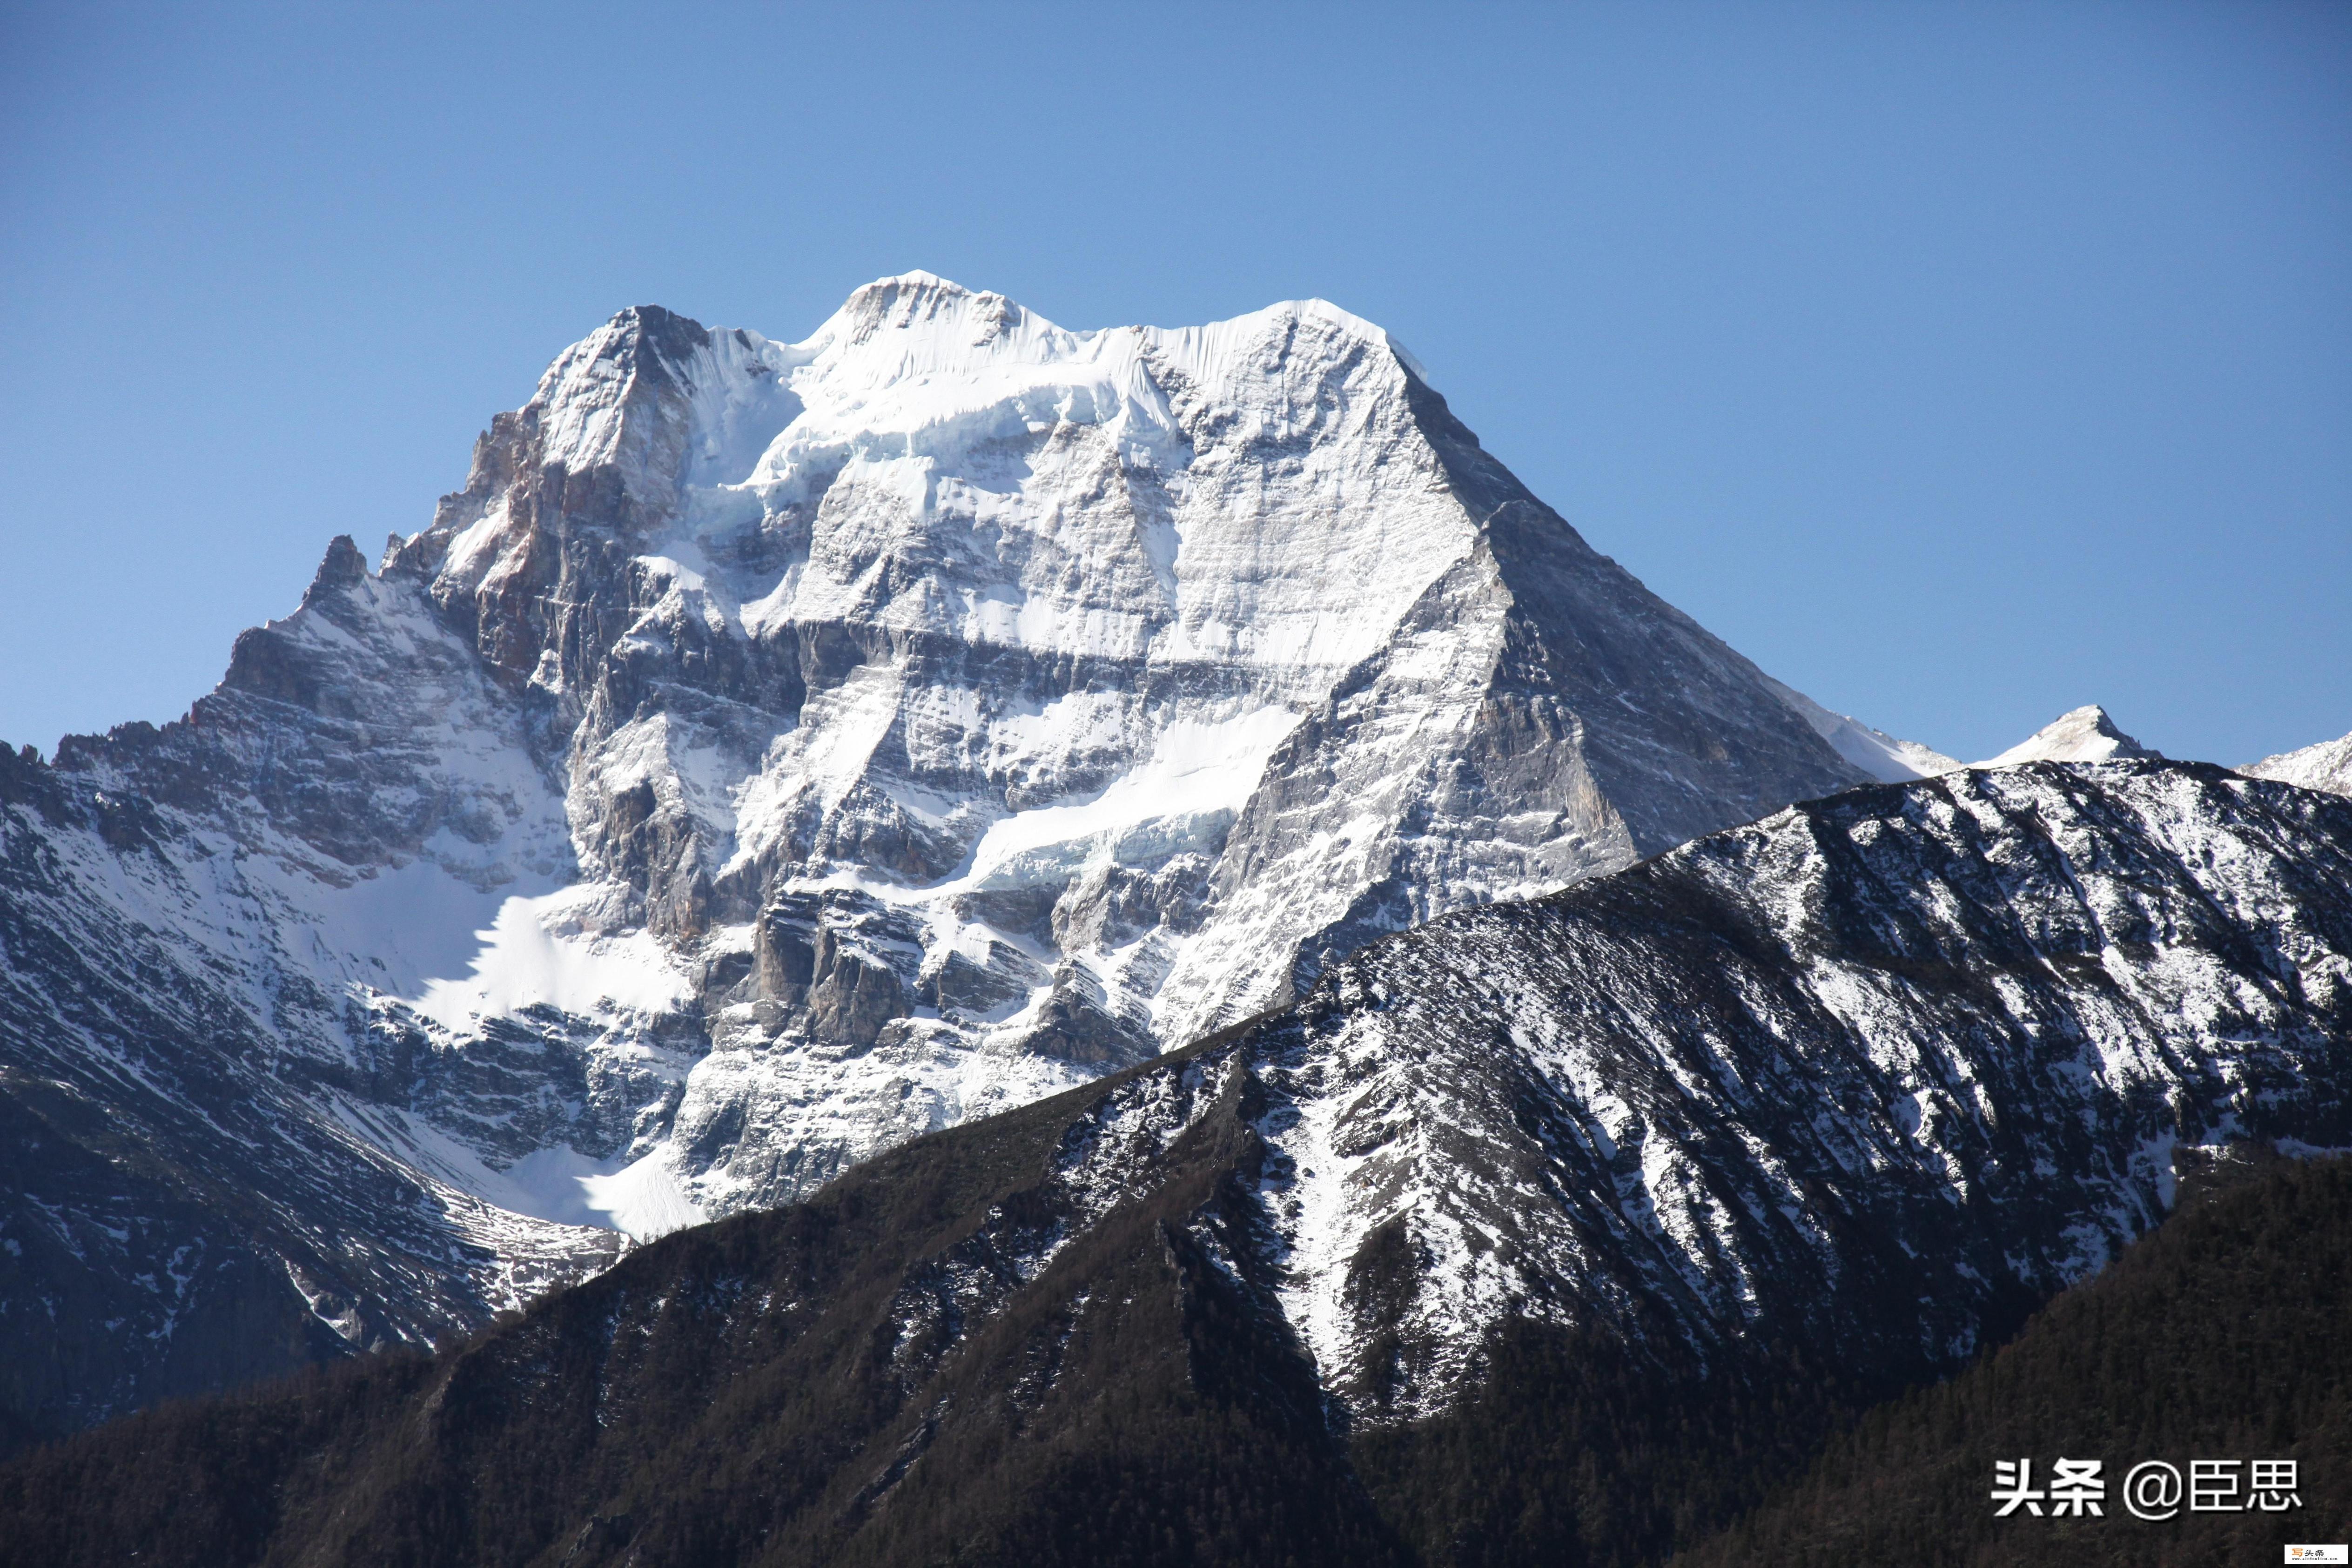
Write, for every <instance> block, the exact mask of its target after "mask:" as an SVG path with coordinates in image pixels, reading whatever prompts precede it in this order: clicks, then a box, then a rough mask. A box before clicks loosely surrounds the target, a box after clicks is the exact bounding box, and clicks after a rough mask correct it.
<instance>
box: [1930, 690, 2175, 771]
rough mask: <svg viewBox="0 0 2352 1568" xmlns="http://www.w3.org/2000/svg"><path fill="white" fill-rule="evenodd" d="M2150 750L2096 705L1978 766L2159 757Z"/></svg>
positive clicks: (2064, 716) (2065, 715)
mask: <svg viewBox="0 0 2352 1568" xmlns="http://www.w3.org/2000/svg"><path fill="white" fill-rule="evenodd" d="M2162 754H2163V753H2161V752H2156V751H2152V750H2150V749H2149V748H2148V747H2146V746H2143V745H2141V744H2140V743H2139V742H2137V741H2135V740H2133V739H2132V738H2131V737H2130V736H2129V735H2126V734H2125V733H2124V732H2123V731H2121V730H2118V729H2117V728H2116V721H2114V720H2113V719H2110V718H2108V717H2107V710H2105V709H2104V708H2102V707H2100V706H2099V705H2098V704H2097V703H2095V702H2094V703H2091V704H2090V705H2088V706H2087V707H2083V708H2077V709H2075V710H2073V711H2072V712H2069V713H2061V714H2060V715H2059V716H2058V717H2057V718H2055V719H2053V720H2052V721H2050V722H2049V723H2047V724H2045V725H2043V726H2042V728H2041V729H2039V730H2037V731H2034V732H2033V733H2032V735H2030V736H2028V737H2027V738H2026V739H2025V740H2023V741H2021V742H2018V743H2017V744H2016V745H2014V746H2011V748H2010V749H2009V750H2007V751H2006V752H2002V753H2001V754H2000V755H1999V756H1997V757H1994V758H1991V759H1990V760H1989V761H1987V762H1981V763H1976V764H1975V765H1976V766H1978V767H1980V768H2006V767H2011V766H2013V765H2015V764H2016V763H2105V762H2113V761H2114V760H2116V758H2118V757H2155V756H2160V755H2162Z"/></svg>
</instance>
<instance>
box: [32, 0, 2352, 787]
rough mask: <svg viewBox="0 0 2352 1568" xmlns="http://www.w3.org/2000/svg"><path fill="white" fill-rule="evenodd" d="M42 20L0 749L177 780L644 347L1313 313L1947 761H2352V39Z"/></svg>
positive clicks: (1773, 13) (2020, 28) (290, 17)
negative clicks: (288, 659) (352, 608)
mask: <svg viewBox="0 0 2352 1568" xmlns="http://www.w3.org/2000/svg"><path fill="white" fill-rule="evenodd" d="M691 9H692V14H691V15H688V14H685V13H687V12H688V10H689V8H688V7H683V6H666V7H660V8H656V7H651V6H647V7H643V8H599V7H595V6H591V5H562V6H549V7H546V8H543V9H530V8H512V7H496V6H486V5H464V6H451V7H448V8H446V9H444V8H434V7H428V6H423V5H391V6H352V7H349V8H345V9H341V10H334V11H330V10H327V9H325V8H323V7H319V8H310V7H303V8H293V7H289V8H287V9H284V10H277V11H270V10H234V9H226V8H214V9H207V10H204V11H198V10H194V9H189V10H172V9H167V8H163V7H160V6H152V5H140V6H132V7H125V8H122V9H118V10H105V9H100V8H97V7H83V6H79V5H75V6H68V5H38V6H36V5H26V4H24V3H23V0H15V3H13V4H7V5H5V6H0V305H5V311H6V319H7V321H8V331H7V333H6V336H5V347H0V355H5V360H0V366H4V367H5V375H0V478H5V483H0V737H5V738H6V739H8V740H9V741H12V742H23V741H28V740H29V741H32V742H37V743H38V744H39V745H41V746H42V747H43V748H44V749H45V750H46V749H47V748H48V747H49V746H50V745H52V744H53V743H54V742H55V741H56V739H57V737H58V734H59V733H60V732H61V731H67V730H86V729H95V728H102V727H104V726H105V725H107V724H110V723H113V722H117V721H122V720H125V719H132V718H144V719H151V720H159V721H160V720H163V719H165V718H169V717H172V716H173V715H175V714H177V713H178V712H180V711H182V710H184V708H185V707H186V705H187V703H188V702H189V701H190V700H192V699H194V697H195V696H197V695H198V694H199V693H201V692H202V691H204V690H205V689H207V688H209V687H210V686H211V685H212V683H213V682H214V681H215V679H217V678H218V675H219V673H220V671H221V669H222V668H225V666H226V658H227V652H228V646H229V642H230V640H231V638H232V637H234V636H235V634H236V631H237V630H238V628H240V627H242V626H248V625H252V624H255V623H257V622H258V621H261V620H263V619H265V618H267V617H268V616H278V615H283V614H285V613H287V612H288V611H289V610H290V609H291V608H292V607H293V606H294V605H295V604H296V603H297V601H298V600H299V596H300V594H301V591H302V588H303V585H304V584H306V583H307V582H308V581H309V579H310V573H311V571H312V569H313V567H314V566H315V565H316V563H317V562H318V559H319V556H320V552H321V551H322V550H323V548H324V546H325V543H326V541H327V540H328V539H329V538H330V537H331V536H332V535H333V534H336V533H340V532H348V533H351V534H352V535H354V536H355V537H357V538H358V539H359V540H360V541H361V542H362V545H363V547H365V548H367V549H368V550H369V551H370V552H371V553H373V550H374V548H375V547H376V546H377V545H378V543H380V542H381V541H382V540H383V536H384V535H385V534H386V533H387V532H391V531H400V532H410V531H415V529H417V528H419V527H422V526H423V525H424V524H425V522H426V521H428V520H429V518H430V517H431V514H432V509H433V503H434V500H435V498H436V497H437V496H438V495H439V494H441V493H442V492H443V491H445V490H448V489H455V488H457V485H458V484H459V483H461V482H462V480H463V479H464V476H465V470H466V464H467V455H468V452H469V449H470V445H471V442H472V440H473V437H474V435H475V433H476V432H477V431H478V430H479V429H480V428H481V427H482V426H484V425H486V424H487V423H488V418H489V416H490V415H491V414H492V413H493V412H494V411H496V410H498V409H501V408H507V407H511V406H514V405H519V404H520V403H521V402H522V401H523V400H524V399H525V398H527V397H528V396H529V395H530V389H531V386H532V384H533V383H534V382H535V381H536V379H537V377H538V374H539V373H540V371H541V368H542V367H543V366H544V364H545V363H546V362H547V361H548V360H549V359H550V358H551V356H552V355H553V354H554V353H556V351H558V350H559V349H561V348H562V346H563V345H564V344H565V343H567V342H572V340H574V339H577V338H579V337H581V336H583V335H584V334H585V333H586V332H588V331H590V330H592V329H593V327H595V326H596V325H597V324H598V323H599V322H600V321H603V320H604V319H605V318H606V317H608V316H609V315H611V314H612V313H613V312H614V310H618V309H620V308H621V307H623V306H626V305H630V304H635V303H639V302H645V301H656V302H659V303H663V304H667V305H669V306H671V307H673V308H675V309H677V310H683V311H685V312H687V313H688V314H689V315H692V316H695V317H697V318H698V319H700V320H702V321H706V322H710V323H725V324H728V325H740V326H749V327H753V328H756V329H758V330H759V331H763V332H766V333H768V334H770V335H772V336H775V337H780V338H788V339H789V338H798V337H801V336H803V335H805V334H806V333H807V332H808V331H809V330H810V329H811V328H813V327H814V325H815V324H816V323H817V322H818V321H821V320H822V319H823V318H824V316H825V315H826V314H827V313H828V312H829V311H830V310H832V309H833V308H834V306H835V305H836V304H837V303H838V302H839V301H840V300H841V299H842V297H843V296H844V295H845V294H846V293H847V292H848V291H849V290H850V289H852V288H854V287H856V285H857V284H858V283H860V282H863V281H865V280H866V279H869V278H872V277H876V276H878V275H881V274H884V273H891V272H898V271H902V270H905V269H907V268H917V267H920V268H929V269H930V270H932V271H935V272H940V273H943V274H945V275H947V276H949V277H950V278H954V279H959V280H961V281H962V282H965V283H967V284H970V285H972V286H974V287H981V288H991V289H999V290H1002V291H1003V292H1004V293H1007V294H1010V295H1012V296H1013V298H1015V299H1017V300H1021V301H1022V302H1023V303H1024V304H1026V305H1028V306H1030V307H1032V308H1033V309H1035V310H1039V311H1042V312H1043V313H1044V314H1045V315H1046V316H1048V317H1051V318H1052V319H1054V320H1055V321H1060V322H1062V323H1064V324H1065V325H1067V326H1073V327H1091V326H1104V325H1111V324H1117V323H1122V322H1129V321H1148V322H1153V323H1158V324H1161V325H1181V324H1185V323H1189V322H1194V321H1207V320H1212V319H1215V318H1219V317H1223V316H1229V315H1234V314H1236V313H1238V312H1241V311H1244V310H1252V309H1255V308H1256V307H1258V306H1261V305H1264V304H1266V303H1269V302H1271V301H1273V300H1279V299H1286V298H1295V297H1298V296H1303V295H1321V296H1323V297H1325V298H1327V299H1330V300H1336V301H1338V302H1339V303H1340V304H1342V305H1344V306H1346V307H1348V308H1349V310H1355V311H1357V312H1359V313H1360V314H1362V315H1365V316H1368V317H1370V318H1371V319H1373V320H1375V321H1380V322H1381V323H1383V324H1384V325H1386V326H1387V327H1389V328H1390V330H1391V331H1393V332H1394V333H1395V334H1396V335H1397V336H1398V338H1399V339H1400V340H1401V341H1402V342H1405V343H1406V344H1408V345H1410V346H1411V347H1412V350H1413V351H1414V353H1416V354H1417V355H1418V356H1419V357H1420V358H1421V359H1423V361H1424V362H1426V363H1427V364H1428V365H1429V366H1430V367H1431V369H1432V372H1433V376H1434V378H1435V380H1436V382H1437V384H1438V385H1439V387H1440V389H1441V390H1443V391H1444V393H1445V394H1446V395H1447V396H1448V397H1449V398H1450V399H1451V400H1452V402H1453V404H1454V407H1455V409H1456V410H1457V411H1458V412H1459V413H1460V414H1461V415H1462V416H1464V417H1465V419H1466V420H1467V421H1468V422H1469V424H1470V425H1471V426H1472V427H1473V428H1475V430H1477V431H1478V432H1479V434H1480V436H1481V437H1483V438H1484V439H1485V441H1486V445H1487V447H1489V448H1490V449H1491V450H1492V451H1494V452H1495V453H1496V455H1497V456H1499V457H1500V458H1503V460H1504V461H1506V462H1507V463H1508V464H1509V465H1510V466H1511V467H1512V468H1514V469H1516V470H1517V472H1518V474H1519V475H1520V476H1521V477H1522V478H1523V479H1526V480H1527V481H1528V484H1529V485H1530V486H1532V487H1533V488H1534V489H1535V490H1536V491H1537V493H1538V494H1540V495H1542V496H1543V497H1544V498H1545V499H1547V500H1549V501H1550V502H1552V503H1553V504H1554V505H1555V506H1557V507H1558V508H1559V510H1561V511H1562V512H1563V513H1565V514H1566V515H1567V516H1568V517H1569V518H1570V521H1573V522H1574V523H1575V524H1576V525H1577V526H1578V527H1579V528H1580V529H1581V530H1582V531H1584V533H1585V535H1586V536H1587V537H1588V538H1589V539H1591V541H1592V542H1593V543H1594V544H1595V545H1597V546H1598V547H1600V548H1601V549H1602V550H1604V551H1607V552H1610V553H1611V554H1613V555H1615V556H1616V557H1617V558H1618V559H1619V560H1621V561H1622V562H1623V563H1626V564H1627V565H1628V566H1629V567H1631V568H1632V569H1633V571H1634V572H1635V573H1637V574H1640V575H1641V576H1642V577H1643V579H1644V580H1645V581H1646V582H1648V583H1649V584H1650V585H1651V586H1652V587H1653V588H1654V589H1656V590H1657V591H1658V592H1659V593H1661V594H1663V595H1665V596H1666V597H1667V598H1668V599H1670V600H1672V601H1673V602H1674V603H1675V604H1677V605H1681V606H1682V607H1683V608H1684V609H1685V610H1687V611H1689V612H1690V613H1691V614H1692V615H1694V616H1696V617H1697V618H1698V619H1699V620H1700V621H1701V622H1703V623H1704V624H1706V626H1709V627H1711V628H1712V629H1714V630H1715V631H1716V632H1717V633H1718V634H1720V635H1721V636H1723V637H1726V638H1727V640H1729V641H1730V642H1731V643H1732V644H1733V645H1734V646H1735V647H1738V648H1740V649H1741V650H1742V651H1744V652H1746V653H1747V654H1748V655H1749V656H1751V657H1752V658H1755V659H1756V660H1757V661H1758V662H1759V663H1760V664H1761V665H1763V666H1764V668H1767V669H1768V670H1770V671H1771V672H1773V673H1774V674H1776V675H1779V676H1780V677H1781V678H1782V679H1786V680H1788V681H1790V683H1791V684H1793V685H1795V686H1797V687H1799V688H1801V689H1804V690H1806V691H1808V692H1810V693H1811V694H1812V695H1813V696H1815V697H1817V698H1818V699H1820V700H1822V701H1823V702H1826V703H1828V704H1829V705H1831V706H1832V707H1834V708H1838V709H1841V710H1848V711H1852V712H1853V713H1856V714H1858V715H1860V716H1861V717H1862V718H1864V719H1865V720H1867V721H1870V722H1873V723H1875V724H1878V725H1880V726H1881V727H1883V728H1885V729H1888V730H1892V731H1895V732H1897V733H1900V734H1903V735H1906V736H1911V737H1915V738H1917V739H1920V740H1924V741H1927V742H1930V743H1931V744H1934V745H1937V746H1939V747H1941V748H1943V749H1945V750H1947V751H1950V752H1957V753H1958V754H1960V755H1962V756H1982V755H1986V754H1989V753H1990V752H1993V751H1996V750H1998V749H2000V748H2001V747H2003V746H2006V745H2008V744H2009V743H2011V742H2014V741H2016V740H2018V739H2019V738H2021V736H2022V735H2024V734H2025V733H2026V732H2027V731H2031V730H2032V729H2034V728H2035V727H2037V726H2038V725H2040V724H2041V723H2042V722H2043V721H2045V720H2047V719H2049V718H2050V717H2052V716H2053V715H2054V714H2056V713H2057V712H2059V711H2060V710H2063V709H2066V708H2070V707H2073V706H2074V705H2076V704H2078V703H2082V702H2086V701H2093V700H2096V701H2102V702H2105V703H2106V704H2107V705H2108V707H2109V708H2110V709H2111V710H2113V711H2114V712H2115V713H2116V717H2117V719H2118V720H2119V721H2120V722H2121V723H2122V724H2123V725H2124V727H2125V728H2126V729H2127V730H2130V731H2134V732H2136V733H2137V735H2138V736H2139V737H2140V738H2141V739H2142V740H2144V741H2146V742H2149V743H2150V744H2153V745H2156V746H2158V747H2161V748H2162V749H2164V750H2165V751H2167V752H2172V753H2174V754H2178V755H2189V756H2200V757H2209V758H2212V759H2214V760H2217V761H2222V762H2240V761H2244V760H2247V759H2250V758H2252V757H2253V756H2256V755H2260V754H2262V753H2264V752H2272V751H2276V750H2279V749H2282V748H2284V747H2288V746H2293V745H2299V744H2303V743H2306V742H2313V741H2317V740H2321V739H2323V738H2326V737H2331V736H2335V735H2339V734H2342V733H2344V732H2345V731H2347V730H2352V6H2347V5H2343V4H2335V5H2256V4H2248V3H2232V4H2227V5H2188V6H2176V5H2159V4H2149V3H2142V0H2134V3H2131V4H2116V5H2064V4H2054V5H2053V4H2037V5H1959V4H1953V5H1902V4H1896V3H1893V0H1875V3H1872V4H1867V5H1760V4H1750V5H1730V6H1720V7H1718V6H1712V5H1696V4H1690V5H1643V6H1638V7H1631V6H1629V7H1622V8H1620V7H1616V6H1609V5H1584V6H1574V7H1552V6H1525V7H1520V6H1508V5H1494V6H1484V7H1473V6H1467V5H1450V6H1418V7H1410V8H1409V7H1403V6H1398V7H1395V8H1393V9H1383V8H1379V7H1363V6H1353V5H1349V6H1342V5H1328V6H1315V5H1290V6H1281V5H1276V6H1266V5H1247V6H1242V5H1236V6H1232V7H1229V8H1219V7H1214V6H1211V7H1198V6H1165V5H1158V6H1145V5H1132V6H1130V5H1071V6H1037V7H1026V8H1024V7H1019V6H1006V5H957V6H950V5H937V6H897V7H894V6H889V5H856V6H848V5H844V6H839V7H803V8H790V9H788V8H784V7H781V6H778V7H762V8H758V9H750V8H746V9H740V10H733V9H726V8H712V7H698V8H691Z"/></svg>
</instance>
